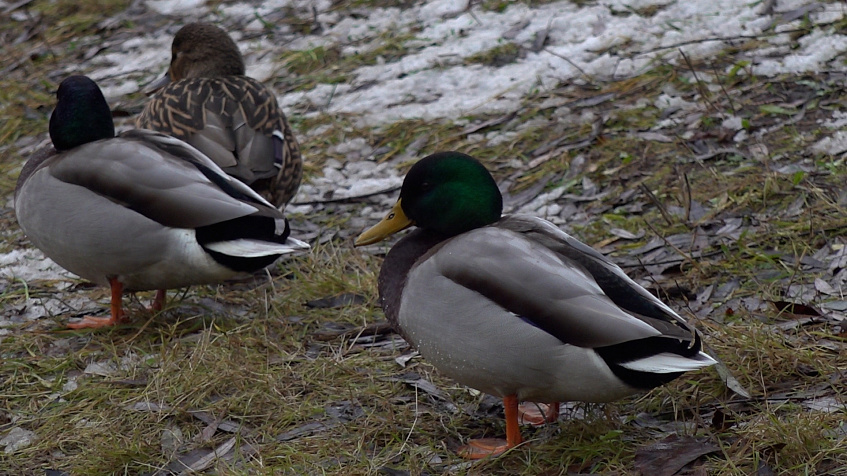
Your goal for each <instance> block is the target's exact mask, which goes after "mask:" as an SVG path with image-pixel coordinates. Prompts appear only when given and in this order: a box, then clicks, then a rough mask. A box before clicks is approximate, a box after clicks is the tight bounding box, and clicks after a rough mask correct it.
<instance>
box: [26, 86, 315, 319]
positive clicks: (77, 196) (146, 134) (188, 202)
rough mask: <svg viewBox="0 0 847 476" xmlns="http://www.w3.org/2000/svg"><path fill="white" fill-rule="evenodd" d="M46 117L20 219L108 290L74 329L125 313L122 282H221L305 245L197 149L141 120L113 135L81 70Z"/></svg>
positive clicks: (100, 100)
mask: <svg viewBox="0 0 847 476" xmlns="http://www.w3.org/2000/svg"><path fill="white" fill-rule="evenodd" d="M57 98H58V102H57V104H56V109H55V110H54V111H53V114H52V115H51V117H50V139H51V141H52V142H53V146H54V147H55V149H53V148H51V149H50V150H45V151H44V152H43V153H40V154H37V155H35V156H33V157H32V158H31V159H30V160H29V161H27V163H26V165H25V166H24V168H23V170H22V171H21V175H20V177H19V178H18V183H17V186H16V189H15V213H16V215H17V219H18V223H19V224H20V226H21V228H22V229H23V231H24V232H25V233H26V235H27V236H28V237H29V239H30V240H31V241H32V243H33V244H34V245H35V246H36V247H38V248H39V249H41V251H43V252H44V254H46V255H47V256H48V257H50V258H51V259H52V260H53V261H55V262H56V263H58V264H59V265H60V266H62V267H64V268H66V269H67V270H68V271H71V272H72V273H75V274H77V275H79V276H81V277H83V278H85V279H88V280H90V281H93V282H95V283H98V284H102V285H108V286H110V287H111V290H112V302H111V315H110V316H109V317H108V318H98V317H86V318H85V319H83V320H82V321H81V322H76V323H72V324H70V325H69V326H68V327H70V328H74V329H78V328H84V327H103V326H109V325H114V324H117V323H119V322H121V321H122V320H123V312H122V311H121V294H122V292H123V291H144V290H153V289H157V290H159V291H158V293H157V296H156V300H155V301H154V303H153V307H154V308H156V309H161V305H162V301H163V300H164V297H165V290H166V289H167V288H179V287H185V286H189V285H192V284H208V283H216V282H220V281H222V280H225V279H228V278H232V277H235V276H237V275H239V274H241V273H247V272H251V271H255V270H258V269H261V268H262V267H264V266H267V265H269V264H271V263H272V262H273V261H274V260H276V259H277V258H278V257H280V256H281V255H285V254H288V253H292V252H295V251H299V250H306V249H308V248H309V246H308V245H307V244H306V243H303V242H301V241H299V240H296V239H294V238H292V237H290V236H289V233H290V230H289V227H288V222H287V220H286V219H285V217H284V216H283V214H282V212H281V211H279V210H278V209H277V208H276V207H274V206H273V205H272V204H270V203H269V202H267V201H266V200H265V199H263V198H262V197H261V196H259V195H258V194H257V193H256V192H254V191H253V190H252V189H251V188H250V187H248V186H246V185H244V184H243V183H241V182H240V181H238V180H235V179H233V178H232V177H229V176H228V175H226V174H225V173H224V172H223V171H222V170H221V169H220V168H219V167H218V166H217V165H215V163H214V162H212V161H211V160H209V158H208V157H206V156H204V155H203V154H201V153H200V152H199V151H197V149H195V148H194V147H191V146H190V145H188V144H186V143H184V142H182V141H181V140H179V139H175V138H173V137H170V136H168V135H165V134H161V133H158V132H154V131H149V130H143V129H136V130H129V131H126V132H123V133H121V134H119V135H117V136H115V128H114V124H113V122H112V115H111V112H110V110H109V106H108V104H107V103H106V99H105V98H104V97H103V93H102V92H101V91H100V88H99V87H98V86H97V84H96V83H94V81H92V80H91V79H89V78H87V77H85V76H71V77H69V78H67V79H65V80H64V81H62V83H61V85H60V86H59V90H58V92H57Z"/></svg>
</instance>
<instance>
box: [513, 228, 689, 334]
mask: <svg viewBox="0 0 847 476" xmlns="http://www.w3.org/2000/svg"><path fill="white" fill-rule="evenodd" d="M498 226H500V227H503V228H506V229H509V230H513V231H515V232H518V233H522V234H526V235H527V236H529V237H531V238H532V239H533V240H534V241H537V242H539V243H541V244H543V245H544V246H546V247H547V248H549V249H551V250H553V251H554V252H556V253H559V254H561V255H563V256H565V257H566V258H568V259H572V260H574V261H576V262H579V263H582V264H583V265H585V266H589V265H592V264H593V265H596V266H598V267H599V268H600V269H602V270H603V271H604V272H606V273H609V274H611V275H613V276H614V277H615V279H617V280H619V284H621V285H622V286H625V287H626V288H627V290H628V291H629V292H633V293H636V294H638V295H639V296H640V299H641V300H643V301H644V302H648V303H650V304H651V305H652V306H655V308H658V310H659V312H661V313H663V314H664V315H665V317H666V318H667V320H668V321H670V322H673V323H675V325H678V326H681V327H682V328H684V329H685V330H687V331H689V334H690V333H691V329H689V327H688V324H687V323H686V322H685V320H684V319H683V318H682V317H680V316H679V314H677V313H676V312H675V311H674V310H673V309H671V308H670V307H669V306H668V305H667V304H665V303H664V302H662V301H661V300H660V299H659V298H657V297H656V296H654V295H652V294H650V292H649V291H647V290H646V289H644V288H643V287H641V286H639V285H638V284H637V283H636V282H635V281H633V280H632V278H630V277H629V276H627V274H626V273H624V272H623V270H622V269H621V268H620V266H618V265H617V264H615V263H614V262H612V261H611V260H610V259H609V258H607V257H606V256H604V255H603V254H601V253H600V252H598V251H597V250H595V249H594V248H592V247H590V246H588V245H586V244H584V243H582V242H581V241H579V240H577V239H575V238H574V237H572V236H570V235H568V234H567V233H565V232H563V231H562V230H560V229H558V228H556V227H555V226H554V225H553V224H552V223H550V222H548V221H546V220H541V219H539V218H536V217H531V216H522V215H510V216H506V217H504V218H503V219H502V220H500V222H499V223H498ZM655 320H658V319H655Z"/></svg>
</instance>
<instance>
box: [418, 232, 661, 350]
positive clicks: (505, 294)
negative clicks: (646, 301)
mask: <svg viewBox="0 0 847 476" xmlns="http://www.w3.org/2000/svg"><path fill="white" fill-rule="evenodd" d="M432 260H433V261H434V264H435V267H436V270H437V272H438V273H441V274H442V275H443V276H445V277H447V278H448V279H450V280H452V281H454V282H455V283H457V284H459V285H461V286H464V287H466V288H469V289H473V290H474V291H476V292H477V293H479V294H481V295H483V296H485V297H487V298H488V299H490V300H492V301H495V302H497V303H498V304H499V305H500V306H501V307H504V308H506V309H507V310H508V311H510V312H512V313H514V314H516V315H517V316H520V317H523V318H525V319H527V320H529V321H530V322H532V323H533V324H534V325H536V326H537V327H540V328H542V329H544V330H545V331H547V332H548V333H551V334H553V335H555V336H556V337H558V338H559V339H560V340H562V341H563V342H566V343H570V344H573V345H577V346H580V347H592V348H593V347H600V346H606V345H613V344H618V343H621V342H626V341H630V340H635V339H641V338H645V337H651V336H658V335H661V333H660V332H659V331H658V330H656V329H655V328H653V327H652V326H650V325H648V324H647V323H645V322H642V321H641V320H639V319H637V318H634V317H633V316H632V315H630V314H628V313H626V312H624V311H622V310H621V309H620V308H619V307H618V306H617V305H615V304H614V303H613V302H612V301H611V300H610V299H609V298H608V297H606V296H605V294H603V291H602V290H601V289H600V288H599V286H597V284H596V283H595V282H594V280H593V279H592V278H591V276H590V275H589V274H588V273H587V272H586V271H585V270H584V269H582V268H581V267H580V266H579V265H578V264H575V263H573V262H570V261H568V262H565V261H563V260H562V258H561V257H560V256H558V255H556V254H555V253H553V252H552V251H550V250H549V249H547V248H546V247H544V246H542V245H540V244H538V243H535V242H533V241H532V240H530V239H528V238H526V237H525V236H522V235H521V234H519V233H516V232H513V231H510V230H506V229H502V228H498V227H496V226H492V227H485V228H480V229H477V230H473V231H471V232H468V233H466V234H464V235H460V236H458V237H455V238H453V239H452V240H450V242H448V243H447V244H446V245H445V246H444V247H443V248H441V249H440V250H439V251H438V253H436V254H435V255H434V256H433V258H432Z"/></svg>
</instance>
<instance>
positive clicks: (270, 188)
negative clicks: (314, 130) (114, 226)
mask: <svg viewBox="0 0 847 476" xmlns="http://www.w3.org/2000/svg"><path fill="white" fill-rule="evenodd" d="M136 125H137V126H138V127H141V128H145V129H152V130H156V131H159V132H164V133H166V134H170V135H172V136H174V137H177V138H179V139H182V140H184V141H186V142H188V143H189V144H191V145H193V146H194V147H196V148H197V149H199V150H200V151H201V152H203V153H204V154H206V155H207V156H208V157H209V158H211V159H212V160H213V161H215V163H217V164H218V165H219V166H220V167H221V168H222V169H224V171H225V172H226V173H228V174H229V175H232V176H233V177H236V178H238V179H239V180H241V181H243V182H244V183H247V184H249V185H251V186H252V187H253V188H254V189H256V190H257V191H260V192H261V193H262V194H263V195H264V196H265V197H266V198H267V199H268V200H269V201H270V202H271V203H274V204H275V205H277V206H279V205H281V204H284V203H287V202H288V201H289V200H290V199H291V198H292V197H293V196H294V194H295V193H296V191H297V188H298V187H299V185H300V180H301V177H302V162H301V157H300V148H299V145H298V144H297V140H296V139H295V138H294V135H293V133H292V132H291V127H290V126H289V124H288V121H287V119H286V117H285V114H284V113H283V111H282V109H281V108H280V107H279V104H278V103H277V100H276V97H275V96H274V94H273V92H272V91H271V90H270V89H269V88H267V87H266V86H264V85H263V84H262V83H260V82H258V81H256V80H255V79H252V78H249V77H247V76H224V77H213V78H205V77H201V78H187V79H183V80H180V81H177V82H175V83H172V84H169V85H168V86H166V87H165V88H163V89H162V90H161V91H160V92H159V93H157V94H156V96H154V97H153V99H152V100H151V101H150V102H148V103H147V105H146V106H145V108H144V110H143V111H142V113H141V115H139V117H138V119H137V121H136Z"/></svg>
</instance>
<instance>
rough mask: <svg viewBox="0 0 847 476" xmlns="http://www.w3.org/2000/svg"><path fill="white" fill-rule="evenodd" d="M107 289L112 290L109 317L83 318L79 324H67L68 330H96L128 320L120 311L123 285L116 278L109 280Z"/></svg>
mask: <svg viewBox="0 0 847 476" xmlns="http://www.w3.org/2000/svg"><path fill="white" fill-rule="evenodd" d="M109 287H110V288H111V290H112V300H111V305H110V310H111V315H110V316H109V317H94V316H85V317H83V318H82V320H81V321H79V322H71V323H68V328H69V329H97V328H100V327H110V326H115V325H118V324H121V323H124V322H127V320H128V319H127V318H126V316H125V315H124V312H123V310H121V297H122V294H123V289H124V286H123V284H122V283H121V282H120V281H118V278H109Z"/></svg>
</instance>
